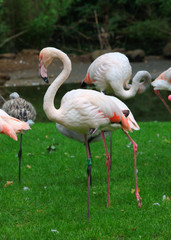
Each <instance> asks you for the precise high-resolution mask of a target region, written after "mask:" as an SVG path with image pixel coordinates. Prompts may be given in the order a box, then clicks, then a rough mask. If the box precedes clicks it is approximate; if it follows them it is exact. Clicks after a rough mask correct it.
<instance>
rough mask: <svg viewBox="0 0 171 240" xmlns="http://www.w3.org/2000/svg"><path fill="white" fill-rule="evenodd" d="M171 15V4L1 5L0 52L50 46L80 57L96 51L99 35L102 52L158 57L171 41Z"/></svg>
mask: <svg viewBox="0 0 171 240" xmlns="http://www.w3.org/2000/svg"><path fill="white" fill-rule="evenodd" d="M95 14H97V17H98V19H97V20H98V25H97V20H95ZM170 15H171V0H155V1H154V0H148V1H147V0H132V1H129V0H115V1H109V0H99V1H97V0H87V1H86V2H85V1H82V0H67V1H65V0H60V1H56V0H30V1H27V0H0V52H7V51H16V52H17V51H20V50H21V49H23V48H38V49H40V48H42V47H44V46H47V45H53V46H54V47H61V46H62V48H63V49H64V50H65V51H66V52H67V51H69V52H71V51H72V50H73V51H74V52H77V53H84V52H87V51H92V50H94V49H96V48H99V39H98V31H99V33H100V34H102V36H104V37H105V39H106V41H107V45H105V46H103V47H106V46H107V47H111V48H115V47H124V48H126V49H135V48H143V49H144V50H145V51H146V53H147V54H158V53H161V51H162V48H163V46H164V45H165V44H166V42H167V41H169V40H170V37H171V34H170V32H171V31H170V24H171V18H170ZM97 27H98V29H97Z"/></svg>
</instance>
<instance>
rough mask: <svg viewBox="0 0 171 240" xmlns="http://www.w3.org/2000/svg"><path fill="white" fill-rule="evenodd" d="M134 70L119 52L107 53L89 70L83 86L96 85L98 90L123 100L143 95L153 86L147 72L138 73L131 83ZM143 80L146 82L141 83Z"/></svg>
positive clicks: (92, 64) (96, 60)
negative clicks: (139, 94)
mask: <svg viewBox="0 0 171 240" xmlns="http://www.w3.org/2000/svg"><path fill="white" fill-rule="evenodd" d="M131 75H132V68H131V65H130V63H129V60H128V58H127V57H126V56H125V55H124V54H122V53H119V52H111V53H105V54H103V55H101V56H100V57H98V58H96V59H95V60H94V61H93V62H92V63H91V65H90V66H89V68H88V70H87V74H86V77H85V78H84V80H83V83H82V86H84V85H86V84H94V85H95V87H96V89H98V90H100V91H103V92H104V91H105V92H108V93H110V94H112V95H113V94H114V95H115V96H117V97H119V98H121V99H129V98H132V97H134V96H135V95H136V94H137V93H143V92H145V91H146V89H147V88H148V87H149V86H150V84H151V75H150V74H149V72H147V71H138V72H137V73H136V75H135V76H134V77H133V79H132V84H130V83H129V81H130V78H131ZM141 80H144V81H143V82H141V83H140V81H141Z"/></svg>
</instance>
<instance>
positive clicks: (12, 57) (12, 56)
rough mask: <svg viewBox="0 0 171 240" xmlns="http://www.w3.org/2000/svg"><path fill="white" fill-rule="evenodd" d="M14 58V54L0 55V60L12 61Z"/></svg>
mask: <svg viewBox="0 0 171 240" xmlns="http://www.w3.org/2000/svg"><path fill="white" fill-rule="evenodd" d="M15 57H16V54H15V53H3V54H0V59H14V58H15Z"/></svg>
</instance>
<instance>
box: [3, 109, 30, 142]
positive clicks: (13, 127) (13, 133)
mask: <svg viewBox="0 0 171 240" xmlns="http://www.w3.org/2000/svg"><path fill="white" fill-rule="evenodd" d="M29 129H30V127H29V125H28V123H26V122H22V121H20V120H18V119H16V118H13V117H11V116H9V115H8V114H7V113H6V112H4V111H3V110H2V109H0V133H2V134H6V135H7V136H9V137H11V138H13V139H14V140H15V141H17V134H18V133H22V132H23V131H25V130H29Z"/></svg>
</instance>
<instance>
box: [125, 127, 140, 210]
mask: <svg viewBox="0 0 171 240" xmlns="http://www.w3.org/2000/svg"><path fill="white" fill-rule="evenodd" d="M123 132H124V133H125V134H126V136H127V137H128V139H129V140H130V141H131V142H132V144H133V151H134V173H135V195H136V199H137V204H138V207H141V206H142V199H141V197H140V195H139V193H138V185H137V167H136V162H137V148H138V145H137V144H136V142H134V140H133V139H132V138H131V137H130V136H129V135H128V133H127V132H126V131H124V130H123Z"/></svg>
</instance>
